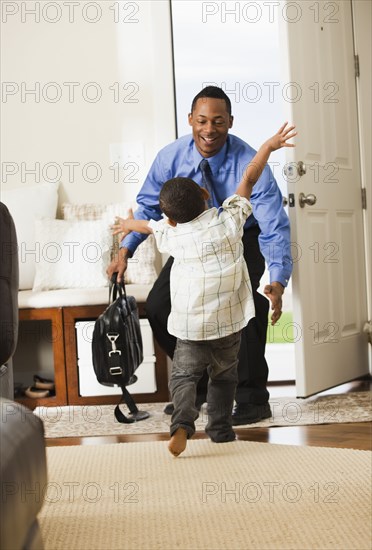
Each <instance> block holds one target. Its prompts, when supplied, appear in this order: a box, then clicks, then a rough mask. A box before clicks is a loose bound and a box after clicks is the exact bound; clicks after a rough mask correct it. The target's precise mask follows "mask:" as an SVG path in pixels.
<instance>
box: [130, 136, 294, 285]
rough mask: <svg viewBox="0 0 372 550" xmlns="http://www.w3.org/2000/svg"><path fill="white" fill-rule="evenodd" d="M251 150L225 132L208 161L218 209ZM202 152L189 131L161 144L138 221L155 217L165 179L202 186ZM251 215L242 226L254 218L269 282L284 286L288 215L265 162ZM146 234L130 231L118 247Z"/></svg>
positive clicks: (234, 185) (140, 202) (142, 196)
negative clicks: (181, 179)
mask: <svg viewBox="0 0 372 550" xmlns="http://www.w3.org/2000/svg"><path fill="white" fill-rule="evenodd" d="M255 154H256V151H255V150H254V149H252V147H250V146H249V145H248V144H247V143H245V142H244V141H243V140H241V139H240V138H238V137H236V136H234V135H232V134H228V138H227V141H226V143H225V145H224V146H223V148H222V149H221V151H219V152H218V153H217V155H215V156H213V157H209V158H208V159H207V160H208V162H209V164H210V167H211V170H212V176H213V185H214V189H213V191H214V192H213V204H214V206H216V207H217V208H218V207H219V206H221V204H222V203H223V201H224V200H225V199H226V198H227V197H229V196H230V195H233V194H234V193H235V191H236V188H237V186H238V184H239V182H240V179H241V177H242V174H243V172H244V170H245V168H246V167H247V165H248V164H249V162H250V161H251V160H252V158H253V157H254V155H255ZM203 158H204V157H202V155H201V154H200V153H199V152H198V150H197V149H196V147H195V144H194V140H193V137H192V135H187V136H183V137H181V138H179V139H177V140H176V141H174V142H173V143H170V144H169V145H167V146H166V147H164V148H163V149H162V150H161V151H159V153H158V154H157V156H156V158H155V160H154V162H153V164H152V166H151V168H150V171H149V173H148V175H147V177H146V180H145V182H144V184H143V186H142V188H141V190H140V192H139V193H138V195H137V203H138V205H139V207H138V209H137V210H136V212H135V214H134V217H135V218H136V219H140V220H150V219H154V220H159V219H160V218H161V217H162V213H161V210H160V208H159V193H160V190H161V187H162V185H163V184H164V183H165V182H166V181H167V180H169V179H171V178H174V177H178V176H182V177H188V178H191V179H193V180H194V181H196V183H198V184H199V185H202V173H201V170H200V162H201V161H202V160H203ZM250 201H251V204H252V210H253V216H250V217H249V218H248V220H247V223H246V225H245V226H244V227H245V229H248V228H249V227H250V226H252V225H255V224H257V223H258V225H259V227H260V229H261V233H260V235H259V237H258V239H259V245H260V250H261V252H262V254H263V256H264V257H265V260H266V263H267V266H268V269H269V272H270V281H271V282H274V281H278V282H280V283H281V284H282V285H283V286H287V283H288V280H289V277H290V275H291V273H292V258H291V252H290V229H289V220H288V216H287V214H286V213H285V211H284V209H283V198H282V194H281V192H280V189H279V187H278V185H277V183H276V181H275V178H274V175H273V173H272V171H271V169H270V168H269V166H266V167H265V169H264V171H263V172H262V174H261V177H260V178H259V180H258V181H257V183H256V184H255V186H254V187H253V191H252V195H251V198H250ZM145 238H146V235H142V234H140V233H134V232H133V233H131V234H129V235H127V236H126V237H125V238H124V239H123V241H122V242H121V246H125V247H127V248H128V249H129V250H130V251H131V252H134V251H135V250H136V248H137V246H138V245H139V244H140V243H141V242H142V241H143V240H144V239H145Z"/></svg>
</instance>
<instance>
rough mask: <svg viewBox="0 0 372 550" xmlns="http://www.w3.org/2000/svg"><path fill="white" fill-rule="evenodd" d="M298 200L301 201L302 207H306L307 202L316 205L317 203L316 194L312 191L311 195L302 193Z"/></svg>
mask: <svg viewBox="0 0 372 550" xmlns="http://www.w3.org/2000/svg"><path fill="white" fill-rule="evenodd" d="M298 202H299V203H300V206H301V208H304V206H305V204H307V205H308V206H314V204H315V203H316V196H315V195H313V194H312V193H310V195H305V194H304V193H300V194H299V197H298Z"/></svg>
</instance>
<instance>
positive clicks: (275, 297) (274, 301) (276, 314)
mask: <svg viewBox="0 0 372 550" xmlns="http://www.w3.org/2000/svg"><path fill="white" fill-rule="evenodd" d="M283 292H284V286H283V285H282V284H280V283H278V282H276V281H274V282H273V283H271V284H270V285H266V286H265V288H264V294H265V295H266V296H267V297H268V298H269V299H270V301H271V309H272V310H273V314H272V315H271V324H272V325H275V323H276V322H277V321H278V320H279V319H280V316H281V314H282V307H283V304H282V296H283Z"/></svg>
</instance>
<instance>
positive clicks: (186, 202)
mask: <svg viewBox="0 0 372 550" xmlns="http://www.w3.org/2000/svg"><path fill="white" fill-rule="evenodd" d="M159 205H160V208H161V211H162V212H164V214H165V215H166V216H167V217H168V218H170V219H171V220H173V221H175V222H176V223H187V222H190V221H191V220H194V219H195V218H197V217H198V216H200V214H201V213H202V212H204V210H205V197H204V195H203V192H202V190H201V187H200V185H198V184H197V183H195V181H194V180H192V179H190V178H182V177H179V178H172V179H170V180H168V181H166V182H165V183H164V185H163V187H162V189H161V191H160V195H159Z"/></svg>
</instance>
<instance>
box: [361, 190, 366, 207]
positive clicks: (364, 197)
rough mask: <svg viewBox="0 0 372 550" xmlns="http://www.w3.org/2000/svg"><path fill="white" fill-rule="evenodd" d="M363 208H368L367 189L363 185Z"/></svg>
mask: <svg viewBox="0 0 372 550" xmlns="http://www.w3.org/2000/svg"><path fill="white" fill-rule="evenodd" d="M361 191H362V209H363V210H367V190H366V188H365V187H362V189H361Z"/></svg>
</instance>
